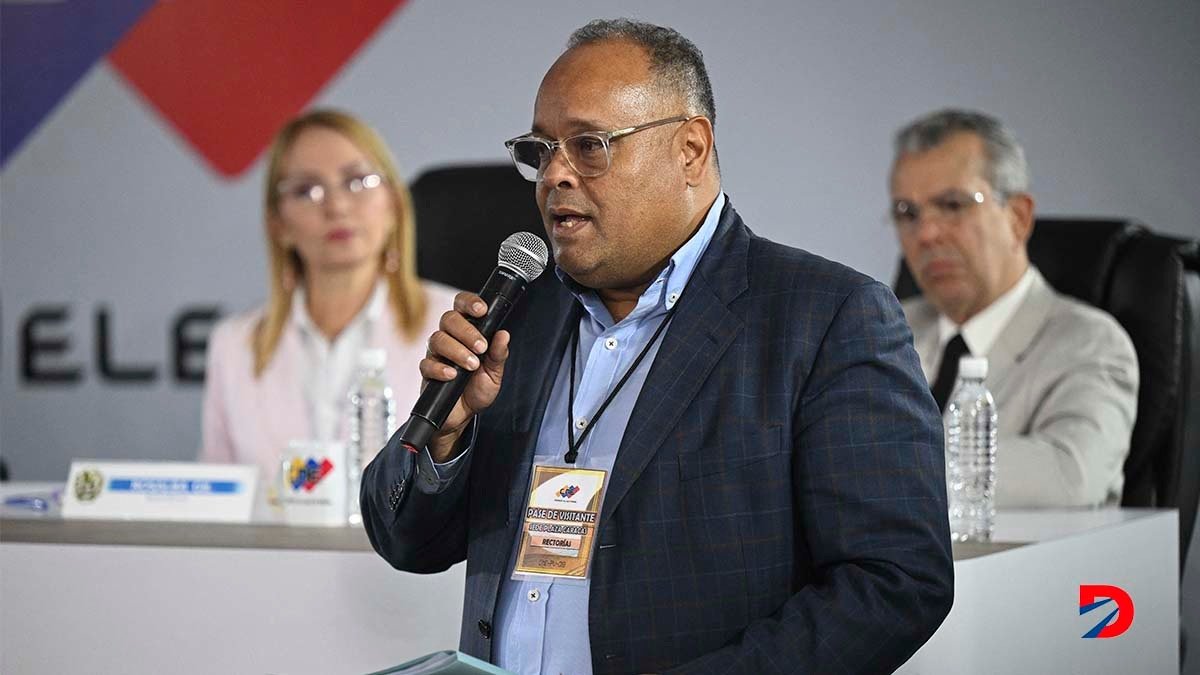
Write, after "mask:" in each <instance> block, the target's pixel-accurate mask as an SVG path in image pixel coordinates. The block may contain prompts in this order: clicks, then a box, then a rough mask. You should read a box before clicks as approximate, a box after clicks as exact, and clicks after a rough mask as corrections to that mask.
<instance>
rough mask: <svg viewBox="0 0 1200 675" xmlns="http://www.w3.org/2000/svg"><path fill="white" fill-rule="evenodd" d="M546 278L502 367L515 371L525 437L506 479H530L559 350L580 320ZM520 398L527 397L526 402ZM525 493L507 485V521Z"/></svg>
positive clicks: (518, 428) (516, 423)
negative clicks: (545, 289) (543, 295)
mask: <svg viewBox="0 0 1200 675" xmlns="http://www.w3.org/2000/svg"><path fill="white" fill-rule="evenodd" d="M547 273H550V274H553V272H552V271H551V270H547ZM546 283H548V284H553V286H554V291H553V292H552V293H547V296H549V297H547V299H546V302H545V303H544V304H542V306H540V307H531V308H530V310H531V311H529V312H528V313H527V314H526V316H527V317H528V318H529V323H528V324H526V325H523V326H521V327H519V328H514V330H520V331H524V332H526V336H525V338H524V339H523V340H522V349H521V351H520V353H519V354H514V359H513V362H512V363H510V364H509V366H510V367H508V368H506V369H505V371H506V372H508V373H512V374H513V375H514V378H513V382H512V387H513V391H512V400H513V401H516V404H515V405H514V407H513V416H512V424H513V432H514V438H520V439H523V441H524V442H523V443H521V446H520V447H518V448H514V451H515V455H514V456H513V461H511V462H510V463H509V466H510V467H511V469H510V470H511V471H515V472H516V475H511V474H510V475H509V477H508V480H507V482H505V483H504V485H510V486H524V485H525V484H527V483H528V482H529V473H530V470H531V468H530V467H531V466H532V465H533V453H534V449H535V446H536V445H537V437H538V433H539V431H540V430H541V425H542V418H544V417H545V416H546V406H547V405H548V404H549V402H550V390H551V388H552V387H553V385H554V378H555V377H557V375H558V368H559V365H560V364H561V363H562V354H563V352H564V350H566V348H567V339H568V338H569V337H570V335H571V333H570V331H569V330H568V329H569V328H570V327H572V326H573V325H574V324H575V323H578V321H579V317H580V313H581V312H582V311H583V308H582V307H581V306H580V305H579V303H578V302H575V298H574V297H573V296H572V295H571V293H570V292H569V291H568V290H567V289H566V288H565V287H563V285H562V284H561V283H560V282H559V281H558V279H553V280H547V281H546ZM540 304H541V303H540ZM524 401H529V402H530V403H529V404H524V403H522V402H524ZM514 481H515V482H514ZM524 498H525V494H524V491H523V488H518V489H513V490H510V491H509V496H508V522H510V523H511V521H512V520H513V519H514V516H515V514H517V513H518V512H519V511H520V509H521V507H522V506H523V500H524Z"/></svg>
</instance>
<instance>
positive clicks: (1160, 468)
mask: <svg viewBox="0 0 1200 675" xmlns="http://www.w3.org/2000/svg"><path fill="white" fill-rule="evenodd" d="M1029 258H1030V260H1031V261H1032V262H1033V264H1034V265H1037V267H1038V269H1039V270H1040V271H1041V272H1042V274H1043V275H1044V276H1045V277H1046V280H1047V281H1048V282H1049V283H1050V285H1051V286H1053V287H1054V288H1055V289H1057V290H1058V291H1059V292H1061V293H1064V294H1066V295H1070V296H1072V297H1075V298H1078V299H1080V300H1083V301H1084V302H1087V303H1089V304H1091V305H1094V306H1096V307H1099V308H1101V309H1103V310H1105V311H1107V312H1108V313H1109V314H1112V315H1113V317H1114V318H1116V320H1117V322H1118V323H1120V324H1121V326H1122V327H1124V328H1125V330H1126V332H1128V333H1129V337H1130V338H1131V339H1132V340H1133V346H1134V349H1135V350H1136V351H1137V355H1138V370H1139V371H1140V386H1139V389H1138V409H1137V421H1136V423H1135V424H1134V427H1133V438H1132V441H1131V443H1130V450H1129V457H1128V458H1127V459H1126V460H1125V489H1124V493H1123V494H1122V497H1121V505H1122V506H1152V507H1159V508H1175V509H1178V510H1179V558H1180V566H1179V571H1180V574H1182V573H1183V570H1184V569H1185V565H1184V563H1185V562H1186V559H1187V553H1188V547H1189V544H1190V542H1191V538H1192V530H1193V527H1194V525H1195V522H1196V510H1197V502H1198V500H1200V243H1198V242H1196V241H1185V240H1181V239H1174V238H1171V237H1164V236H1160V235H1157V234H1154V233H1153V232H1150V231H1149V230H1148V229H1146V228H1145V227H1144V226H1142V225H1141V224H1139V223H1136V222H1132V221H1126V220H1087V219H1048V218H1039V219H1038V220H1037V222H1036V224H1035V226H1034V230H1033V235H1032V236H1031V237H1030V240H1029ZM894 287H895V290H896V295H897V297H899V298H901V299H903V298H906V297H909V296H912V295H917V294H919V293H920V290H919V289H918V288H917V287H916V283H915V282H914V281H913V278H912V274H911V273H910V272H909V270H908V267H907V265H905V264H904V261H903V260H901V261H900V271H899V273H898V274H897V277H896V283H895V286H894Z"/></svg>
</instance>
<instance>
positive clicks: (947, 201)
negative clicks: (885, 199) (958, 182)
mask: <svg viewBox="0 0 1200 675" xmlns="http://www.w3.org/2000/svg"><path fill="white" fill-rule="evenodd" d="M984 201H986V198H985V197H984V195H983V193H982V192H959V191H957V190H952V191H950V192H946V193H944V194H941V195H938V196H937V197H934V198H933V199H930V200H929V201H928V202H926V203H925V204H924V205H921V204H917V203H916V202H910V201H908V200H905V199H897V200H896V201H894V202H892V209H891V211H890V212H889V213H888V216H889V218H890V219H891V221H892V224H893V225H895V226H896V228H897V229H899V230H904V231H908V230H912V229H914V228H915V227H916V225H917V223H919V222H921V217H922V216H926V217H929V218H932V219H934V220H936V221H937V222H939V223H951V224H953V223H957V222H958V221H959V219H961V218H962V217H963V215H964V214H966V212H967V211H968V210H970V209H972V208H974V207H976V206H978V205H980V204H982V203H983V202H984Z"/></svg>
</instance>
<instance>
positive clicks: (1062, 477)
mask: <svg viewBox="0 0 1200 675" xmlns="http://www.w3.org/2000/svg"><path fill="white" fill-rule="evenodd" d="M890 188H891V201H892V206H891V212H892V218H893V221H894V222H895V225H896V235H897V237H898V238H899V240H900V246H901V248H902V249H903V250H904V257H905V259H906V260H907V262H908V267H909V269H910V270H911V271H912V273H913V276H914V278H915V279H916V281H917V285H918V286H920V287H921V290H922V291H923V293H924V295H923V297H918V298H915V299H911V300H909V301H907V302H905V303H904V311H905V314H906V315H907V316H908V321H909V324H910V325H911V326H912V330H913V337H914V341H915V343H916V347H917V352H918V354H920V357H921V366H922V368H923V369H924V371H925V376H926V377H927V378H928V379H929V381H930V383H931V386H932V388H933V393H934V398H935V399H936V400H937V402H938V405H939V406H944V405H945V402H946V398H947V397H948V395H949V393H950V388H951V386H952V385H953V382H954V378H955V374H956V370H957V366H958V358H959V357H960V356H962V355H964V354H966V353H971V354H974V355H976V356H986V357H988V361H989V373H988V377H987V385H988V387H989V389H991V391H992V394H993V395H994V396H995V398H996V403H997V406H998V408H999V419H1000V431H999V452H998V457H997V473H998V476H999V477H998V479H997V493H996V503H997V505H998V506H1001V507H1004V506H1008V507H1021V506H1081V505H1097V504H1114V503H1116V502H1117V501H1118V500H1119V499H1120V496H1121V487H1122V484H1123V481H1124V476H1123V473H1122V467H1123V465H1124V461H1125V456H1126V455H1127V454H1128V453H1129V438H1130V434H1131V432H1132V429H1133V422H1134V416H1135V414H1136V412H1137V384H1138V367H1137V357H1136V355H1135V353H1134V350H1133V345H1132V343H1131V342H1130V340H1129V336H1128V335H1126V334H1125V331H1124V330H1122V329H1121V327H1120V325H1118V324H1117V322H1116V321H1115V320H1113V318H1112V317H1110V316H1109V315H1107V314H1105V313H1103V312H1101V311H1099V310H1097V309H1095V308H1093V307H1090V306H1087V305H1084V304H1082V303H1080V302H1077V301H1075V300H1072V299H1069V298H1067V297H1065V296H1062V295H1060V294H1058V293H1056V292H1055V291H1054V289H1053V288H1051V287H1050V286H1049V284H1047V283H1046V280H1045V279H1044V278H1043V277H1042V275H1041V274H1040V273H1039V272H1038V270H1037V268H1036V267H1033V266H1032V265H1030V264H1029V258H1028V256H1027V254H1026V251H1025V245H1026V242H1027V241H1028V239H1029V236H1030V234H1031V233H1032V232H1033V210H1034V201H1033V197H1032V196H1031V195H1030V194H1029V192H1028V189H1029V176H1028V168H1027V166H1026V163H1025V153H1024V152H1023V151H1022V149H1021V146H1020V145H1018V144H1017V142H1016V140H1015V138H1014V137H1013V135H1012V133H1011V132H1009V131H1008V130H1007V129H1006V128H1005V127H1004V126H1003V125H1002V124H1001V123H1000V122H999V121H998V120H996V119H994V118H992V117H990V116H988V115H985V114H982V113H978V112H971V111H962V110H943V111H939V112H935V113H932V114H929V115H927V116H925V117H922V118H920V119H918V120H916V121H914V122H912V123H910V124H909V125H908V126H906V127H904V128H903V129H901V130H900V132H899V133H898V134H897V135H896V159H895V162H894V164H893V166H892V174H891V185H890ZM1063 254H1064V255H1069V252H1067V251H1064V252H1063Z"/></svg>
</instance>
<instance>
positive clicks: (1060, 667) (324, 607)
mask: <svg viewBox="0 0 1200 675" xmlns="http://www.w3.org/2000/svg"><path fill="white" fill-rule="evenodd" d="M32 487H39V486H18V489H23V490H26V491H27V490H29V489H31V488H32ZM12 490H13V488H12V487H7V488H6V491H7V492H11V491H12ZM1176 522H1177V520H1176V514H1175V512H1174V511H1153V510H1126V509H1119V510H1118V509H1113V510H1103V511H1040V512H1004V513H1001V514H1000V515H999V517H998V520H997V530H998V531H997V537H996V539H997V543H995V544H992V545H985V546H962V547H956V550H955V558H956V562H955V574H956V582H955V583H956V591H955V595H956V598H955V605H954V609H953V610H952V611H951V613H950V616H949V617H948V618H947V620H946V622H945V623H944V624H943V625H942V627H941V629H940V630H939V631H938V632H937V633H936V634H935V635H934V636H933V638H932V639H931V640H930V641H929V642H928V643H927V644H926V645H925V646H924V647H923V648H922V649H921V650H920V651H919V652H918V653H917V654H916V655H915V656H914V657H913V659H912V660H911V661H909V663H908V664H906V665H905V666H904V667H903V668H902V669H901V671H900V672H903V673H993V672H1021V673H1050V672H1054V673H1068V672H1078V673H1177V672H1178V666H1177V665H1176V664H1177V663H1178V654H1177V640H1178V634H1179V628H1178V626H1179V624H1178V616H1179V614H1178V611H1179V595H1178V593H1179V590H1178V588H1179V587H1178V580H1179V574H1178V559H1179V557H1178V554H1177V546H1178V544H1177V534H1176V533H1177V529H1178V528H1177V524H1176ZM463 575H464V566H463V565H457V566H455V567H453V568H451V569H450V570H448V571H446V572H443V573H440V574H435V575H428V576H420V575H414V574H407V573H400V572H396V571H395V570H393V569H391V568H390V567H389V566H388V565H387V564H386V563H385V562H383V561H382V560H381V559H380V558H378V557H377V556H376V555H375V553H374V552H373V551H371V549H370V545H369V544H368V542H367V540H366V536H365V534H363V533H362V532H361V531H356V530H352V529H349V528H332V529H330V528H289V527H284V526H280V525H181V524H164V523H124V522H86V521H78V522H69V521H63V520H61V519H60V518H58V516H57V514H56V513H54V512H53V511H51V512H50V513H47V514H43V515H41V516H37V515H34V514H30V513H28V512H23V511H14V510H11V509H4V510H2V511H0V672H3V673H43V672H47V673H48V672H70V671H73V670H80V669H83V670H85V671H87V672H122V673H142V672H146V673H149V672H162V671H164V670H166V671H169V672H171V673H172V674H173V675H186V674H188V673H214V672H238V673H251V672H254V673H289V674H291V673H354V672H359V673H362V672H368V671H371V670H377V669H380V668H383V667H385V666H388V665H393V664H396V663H399V662H401V661H403V660H405V659H407V658H411V657H413V656H416V655H419V654H422V653H425V652H429V651H432V650H434V649H440V648H453V647H454V646H455V645H457V643H458V627H459V617H460V614H461V611H462V600H463V581H464V579H463ZM1081 583H1103V584H1114V585H1117V586H1121V587H1122V588H1125V589H1126V590H1127V591H1129V593H1130V595H1131V596H1132V597H1133V600H1134V603H1135V607H1136V618H1135V620H1134V624H1133V626H1132V627H1131V628H1130V630H1129V632H1127V633H1126V634H1125V635H1124V636H1122V637H1120V638H1114V639H1109V640H1096V639H1092V640H1085V639H1081V637H1080V636H1082V635H1083V633H1084V632H1086V631H1087V629H1088V628H1090V627H1091V626H1092V625H1094V624H1095V623H1096V622H1097V621H1099V620H1100V618H1101V617H1099V616H1096V614H1099V612H1093V613H1090V614H1087V615H1085V616H1079V613H1078V590H1079V584H1081Z"/></svg>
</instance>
